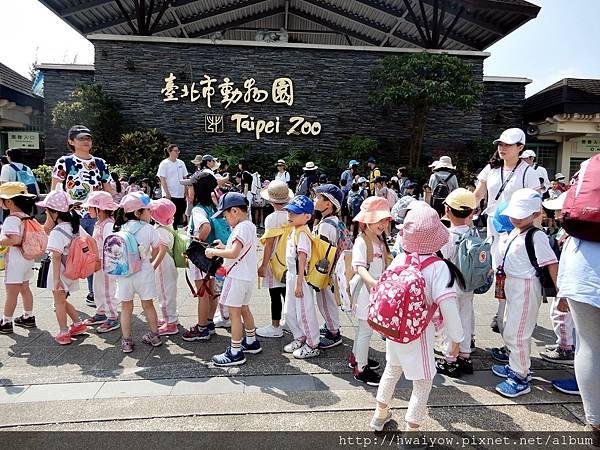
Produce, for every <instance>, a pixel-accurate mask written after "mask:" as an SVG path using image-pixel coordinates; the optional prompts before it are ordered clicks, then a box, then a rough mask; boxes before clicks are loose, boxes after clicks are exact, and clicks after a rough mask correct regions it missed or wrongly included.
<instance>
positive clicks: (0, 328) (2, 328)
mask: <svg viewBox="0 0 600 450" xmlns="http://www.w3.org/2000/svg"><path fill="white" fill-rule="evenodd" d="M12 332H13V323H12V322H6V323H5V322H2V324H0V334H11V333H12Z"/></svg>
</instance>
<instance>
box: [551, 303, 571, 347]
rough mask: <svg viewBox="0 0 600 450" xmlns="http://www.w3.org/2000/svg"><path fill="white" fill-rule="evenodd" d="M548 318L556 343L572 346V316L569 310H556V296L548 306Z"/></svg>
mask: <svg viewBox="0 0 600 450" xmlns="http://www.w3.org/2000/svg"><path fill="white" fill-rule="evenodd" d="M550 320H552V328H554V333H555V334H556V344H557V345H559V346H560V347H563V348H565V347H571V346H573V344H574V343H573V331H574V328H575V325H574V324H573V316H572V315H571V311H568V312H566V313H564V312H560V311H559V310H558V298H555V299H554V301H553V302H552V307H551V308H550Z"/></svg>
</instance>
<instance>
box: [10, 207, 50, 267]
mask: <svg viewBox="0 0 600 450" xmlns="http://www.w3.org/2000/svg"><path fill="white" fill-rule="evenodd" d="M17 217H19V219H21V223H22V224H23V234H22V237H21V244H19V247H20V248H21V253H22V254H23V258H25V259H28V260H30V261H31V260H34V259H36V258H39V257H40V256H42V255H43V254H44V253H46V247H47V246H48V235H47V234H46V232H45V231H44V228H43V227H42V225H40V223H39V222H38V221H37V220H36V219H35V218H33V217H29V216H26V215H24V214H23V215H18V216H17Z"/></svg>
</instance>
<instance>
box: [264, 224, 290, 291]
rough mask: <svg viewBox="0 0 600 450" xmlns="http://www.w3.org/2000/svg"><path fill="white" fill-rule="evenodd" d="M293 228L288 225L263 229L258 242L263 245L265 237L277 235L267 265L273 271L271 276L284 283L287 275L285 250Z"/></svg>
mask: <svg viewBox="0 0 600 450" xmlns="http://www.w3.org/2000/svg"><path fill="white" fill-rule="evenodd" d="M293 230H294V227H292V226H288V225H286V226H283V227H279V228H270V229H268V230H265V234H263V235H262V236H261V237H260V239H259V241H260V243H261V244H262V245H263V246H264V245H265V242H266V240H267V239H269V238H273V237H279V240H278V241H277V246H276V247H275V248H274V249H273V254H272V255H271V259H270V260H269V267H270V268H271V272H273V277H274V278H275V279H276V280H278V281H279V282H281V283H285V278H286V275H287V263H286V259H285V252H286V247H287V240H288V238H289V237H290V233H291V232H292V231H293Z"/></svg>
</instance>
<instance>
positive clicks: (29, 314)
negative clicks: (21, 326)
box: [23, 311, 33, 319]
mask: <svg viewBox="0 0 600 450" xmlns="http://www.w3.org/2000/svg"><path fill="white" fill-rule="evenodd" d="M30 317H33V311H23V319H29V318H30Z"/></svg>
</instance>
